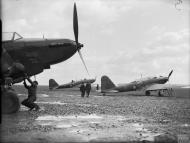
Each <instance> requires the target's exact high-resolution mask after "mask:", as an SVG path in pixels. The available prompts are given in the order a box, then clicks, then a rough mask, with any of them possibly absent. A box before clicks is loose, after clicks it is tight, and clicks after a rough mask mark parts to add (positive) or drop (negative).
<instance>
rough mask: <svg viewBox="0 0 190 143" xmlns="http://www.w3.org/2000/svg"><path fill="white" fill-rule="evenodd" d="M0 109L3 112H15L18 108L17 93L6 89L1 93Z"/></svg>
mask: <svg viewBox="0 0 190 143" xmlns="http://www.w3.org/2000/svg"><path fill="white" fill-rule="evenodd" d="M1 103H2V104H1V110H2V113H3V114H11V113H15V112H17V111H18V110H19V109H20V102H19V99H18V97H17V94H16V93H15V92H14V91H12V90H7V91H5V92H3V93H2V95H1Z"/></svg>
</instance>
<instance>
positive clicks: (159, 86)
mask: <svg viewBox="0 0 190 143" xmlns="http://www.w3.org/2000/svg"><path fill="white" fill-rule="evenodd" d="M168 88H169V86H167V85H165V84H153V85H150V86H147V87H146V89H145V90H146V91H157V90H164V89H168Z"/></svg>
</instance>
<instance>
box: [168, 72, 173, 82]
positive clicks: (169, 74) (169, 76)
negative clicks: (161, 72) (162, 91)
mask: <svg viewBox="0 0 190 143" xmlns="http://www.w3.org/2000/svg"><path fill="white" fill-rule="evenodd" d="M172 73H173V70H171V72H170V73H169V74H168V80H169V78H170V76H171V75H172Z"/></svg>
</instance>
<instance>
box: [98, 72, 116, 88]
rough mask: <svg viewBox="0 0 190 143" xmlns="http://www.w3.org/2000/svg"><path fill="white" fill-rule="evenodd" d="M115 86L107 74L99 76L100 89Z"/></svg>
mask: <svg viewBox="0 0 190 143" xmlns="http://www.w3.org/2000/svg"><path fill="white" fill-rule="evenodd" d="M113 87H115V84H114V83H113V82H112V81H111V79H109V77H108V76H105V75H104V76H102V77H101V90H102V91H104V90H107V89H111V88H113Z"/></svg>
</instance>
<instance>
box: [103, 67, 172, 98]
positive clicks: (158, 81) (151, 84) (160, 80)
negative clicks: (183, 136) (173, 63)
mask: <svg viewBox="0 0 190 143" xmlns="http://www.w3.org/2000/svg"><path fill="white" fill-rule="evenodd" d="M172 73H173V70H172V71H171V72H170V73H169V75H168V76H167V77H163V76H160V77H148V78H142V79H139V80H136V81H133V82H130V83H127V84H120V85H118V86H116V85H115V84H114V83H113V82H112V81H111V80H110V79H109V77H107V76H102V77H101V92H102V93H103V95H105V94H106V93H114V92H115V93H116V92H128V91H140V90H141V91H145V95H147V96H149V95H151V92H153V91H158V95H159V96H161V95H162V94H161V92H162V91H168V89H167V88H166V87H163V84H164V83H166V82H167V81H168V80H169V78H170V76H171V74H172ZM168 94H169V95H171V94H170V92H168Z"/></svg>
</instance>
